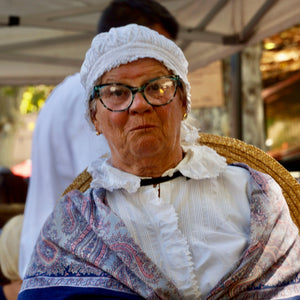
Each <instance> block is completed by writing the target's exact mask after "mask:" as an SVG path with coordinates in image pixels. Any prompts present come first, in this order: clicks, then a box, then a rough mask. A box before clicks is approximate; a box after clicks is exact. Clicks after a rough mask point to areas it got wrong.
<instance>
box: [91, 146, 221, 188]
mask: <svg viewBox="0 0 300 300" xmlns="http://www.w3.org/2000/svg"><path fill="white" fill-rule="evenodd" d="M183 150H184V152H185V157H184V159H183V160H182V161H181V162H180V163H179V164H178V165H177V166H176V167H175V168H172V169H169V170H167V171H166V172H164V174H162V176H172V175H173V174H174V173H175V172H177V171H180V172H181V173H182V175H184V176H186V177H189V178H192V179H206V178H214V177H217V176H218V175H219V174H220V173H221V172H223V171H224V169H225V167H226V159H225V158H224V157H222V156H220V155H219V154H217V152H216V151H214V150H213V149H211V148H209V147H207V146H200V145H192V146H183ZM88 172H89V173H90V174H91V175H92V177H93V180H92V182H91V187H92V188H105V189H107V190H108V191H113V190H115V189H122V188H123V189H126V190H127V191H128V192H129V193H135V192H136V191H137V190H138V188H139V187H140V180H141V178H140V177H138V176H136V175H133V174H130V173H126V172H124V171H121V170H119V169H116V168H114V167H113V166H112V165H111V164H110V156H108V155H106V156H102V157H101V158H99V159H97V160H95V161H93V162H92V163H91V164H90V166H89V167H88Z"/></svg>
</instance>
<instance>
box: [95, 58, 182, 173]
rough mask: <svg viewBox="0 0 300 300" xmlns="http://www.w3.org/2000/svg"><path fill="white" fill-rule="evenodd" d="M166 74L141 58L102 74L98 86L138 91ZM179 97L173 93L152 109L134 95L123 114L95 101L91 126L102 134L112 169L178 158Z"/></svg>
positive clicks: (160, 65) (161, 68)
mask: <svg viewBox="0 0 300 300" xmlns="http://www.w3.org/2000/svg"><path fill="white" fill-rule="evenodd" d="M169 74H170V72H169V71H168V70H167V68H166V67H165V66H164V65H162V64H161V63H160V62H158V61H157V60H154V59H150V58H144V59H139V60H137V61H134V62H131V63H128V64H126V65H121V66H119V67H118V68H115V69H112V70H111V71H109V72H107V73H105V74H104V75H103V76H102V78H101V84H104V83H122V84H126V85H130V86H133V87H139V86H141V85H143V84H144V83H146V82H147V81H149V80H150V79H153V78H155V77H160V76H163V75H169ZM180 94H181V93H179V92H178V89H177V93H176V96H175V98H174V99H173V101H172V102H171V103H169V104H167V105H165V106H161V107H153V106H152V105H150V104H148V103H147V102H146V101H145V99H144V98H143V96H142V94H140V93H137V94H136V95H135V97H134V101H133V103H132V105H131V106H130V108H129V109H128V110H127V111H123V112H111V111H109V110H107V109H106V108H105V107H104V106H103V105H102V104H101V102H100V101H97V104H96V105H97V107H96V114H95V117H94V120H93V123H94V125H95V128H96V130H98V131H99V132H101V133H103V134H104V136H105V138H106V140H107V142H108V144H109V146H110V149H111V155H112V163H113V165H114V166H115V167H117V168H120V169H122V170H125V171H130V169H128V168H130V167H131V166H132V164H136V163H139V162H140V163H141V164H142V163H143V161H144V160H149V161H151V160H152V161H153V163H155V162H159V161H160V160H166V159H167V160H171V161H172V160H174V161H175V160H176V157H178V155H179V153H180V155H181V154H182V150H181V147H180V124H181V120H182V118H183V115H184V113H185V111H186V108H185V105H184V104H183V102H184V101H183V100H182V99H180ZM173 156H174V158H173ZM165 163H167V164H169V163H168V162H167V161H165ZM177 163H178V161H177V162H176V164H177ZM171 164H172V163H171ZM133 173H134V172H133Z"/></svg>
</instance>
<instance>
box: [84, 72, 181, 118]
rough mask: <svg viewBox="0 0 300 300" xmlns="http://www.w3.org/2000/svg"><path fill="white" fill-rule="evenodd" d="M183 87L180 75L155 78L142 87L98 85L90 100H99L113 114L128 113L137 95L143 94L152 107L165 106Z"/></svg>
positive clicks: (111, 84) (117, 84)
mask: <svg viewBox="0 0 300 300" xmlns="http://www.w3.org/2000/svg"><path fill="white" fill-rule="evenodd" d="M180 85H181V81H180V77H179V76H178V75H167V76H161V77H157V78H153V79H151V80H149V81H148V82H146V83H145V84H143V85H142V86H140V87H132V86H129V85H125V84H121V83H107V84H101V85H96V86H94V88H93V92H92V95H91V98H90V100H93V99H94V98H99V100H100V102H101V103H102V104H103V106H104V107H105V108H106V109H108V110H110V111H113V112H121V111H126V110H127V109H129V107H130V106H131V105H132V103H133V100H134V96H135V94H136V93H138V92H139V93H141V94H142V95H143V97H144V99H145V100H146V101H147V103H149V104H150V105H152V106H164V105H167V104H169V103H170V102H171V101H172V100H173V99H174V97H175V95H176V91H177V87H178V86H180Z"/></svg>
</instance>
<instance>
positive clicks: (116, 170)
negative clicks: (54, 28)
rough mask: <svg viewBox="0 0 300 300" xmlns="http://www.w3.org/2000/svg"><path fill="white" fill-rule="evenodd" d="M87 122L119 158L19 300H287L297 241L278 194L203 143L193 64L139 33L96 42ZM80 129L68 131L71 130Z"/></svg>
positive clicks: (41, 247) (68, 220) (45, 235)
mask: <svg viewBox="0 0 300 300" xmlns="http://www.w3.org/2000/svg"><path fill="white" fill-rule="evenodd" d="M81 79H82V84H83V85H84V86H85V88H86V92H87V96H86V98H87V104H86V105H87V117H88V121H89V122H90V124H91V126H92V128H94V130H95V131H96V134H103V135H104V136H105V138H106V140H107V142H108V144H109V147H110V150H111V155H107V156H105V157H101V158H99V159H98V160H96V161H94V162H93V163H92V164H91V165H90V166H89V168H88V171H89V172H90V173H91V174H92V177H93V181H92V183H91V187H90V188H89V189H88V190H87V191H86V192H85V193H81V192H79V191H77V190H74V191H71V192H69V193H68V194H67V195H66V196H65V197H63V198H62V199H61V200H60V201H59V202H58V204H57V206H56V208H55V210H54V212H53V213H52V215H51V216H50V217H49V219H48V220H47V222H46V223H45V225H44V227H43V229H42V231H41V233H40V238H39V240H38V243H37V245H36V249H35V252H34V255H33V257H32V260H31V264H30V267H29V269H28V270H27V276H26V279H25V281H24V283H23V287H22V292H21V294H20V296H19V299H48V298H49V299H50V298H51V299H53V298H55V299H79V298H80V297H81V298H80V299H103V298H105V299H106V298H109V297H111V298H113V299H140V298H146V299H229V298H235V299H246V298H247V299H249V298H251V299H254V298H255V299H272V298H276V299H286V298H289V297H290V298H292V297H295V296H296V295H300V284H299V270H300V265H299V245H300V241H299V236H298V231H297V228H296V226H295V225H294V224H293V223H292V221H291V218H290V215H289V211H288V207H287V205H286V203H285V201H284V199H283V196H282V194H281V191H280V188H279V187H278V185H277V184H276V183H275V182H274V180H273V179H272V178H270V177H269V176H266V175H264V174H262V173H259V172H257V171H255V170H252V169H250V168H249V167H247V166H245V165H241V164H240V165H227V164H226V163H225V159H224V158H223V157H221V156H219V155H218V154H217V153H216V152H215V151H214V150H212V149H210V148H208V147H206V146H200V145H199V144H197V139H198V133H197V130H196V129H195V128H193V127H192V126H190V125H189V123H188V122H187V120H186V116H187V114H188V113H189V111H190V107H191V100H190V92H189V91H190V85H189V82H188V79H187V61H186V59H185V57H184V55H183V53H182V51H181V50H180V49H179V48H178V47H177V46H176V44H175V43H173V42H172V41H170V40H168V39H167V38H165V37H163V36H162V35H160V34H158V33H157V32H155V31H153V30H151V29H148V28H146V27H143V26H138V25H133V24H132V25H128V26H124V27H120V28H113V29H111V30H110V31H109V32H108V33H102V34H100V35H98V36H96V37H95V38H94V40H93V42H92V45H91V48H90V49H89V51H88V52H87V54H86V57H85V61H84V63H83V66H82V68H81ZM70 126H72V124H70Z"/></svg>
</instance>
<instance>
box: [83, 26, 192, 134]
mask: <svg viewBox="0 0 300 300" xmlns="http://www.w3.org/2000/svg"><path fill="white" fill-rule="evenodd" d="M140 58H154V59H156V60H158V61H160V62H162V63H163V64H164V65H165V66H166V67H167V68H168V69H169V70H171V71H172V72H173V73H174V74H175V75H179V77H180V78H181V80H182V81H183V82H184V87H185V89H186V95H187V113H189V112H190V110H191V96H190V83H189V81H188V78H187V73H188V62H187V60H186V58H185V56H184V54H183V52H182V51H181V49H180V48H179V47H178V46H177V45H176V44H175V43H174V42H173V41H171V40H170V39H168V38H166V37H165V36H163V35H161V34H159V33H158V32H156V31H154V30H152V29H149V28H148V27H145V26H141V25H136V24H129V25H126V26H123V27H117V28H111V29H110V30H109V31H108V32H104V33H100V34H98V35H97V36H96V37H95V38H94V39H93V41H92V44H91V48H90V49H89V50H88V51H87V53H86V55H85V60H84V62H83V64H82V67H81V71H80V77H81V83H82V85H83V86H84V88H85V91H86V99H85V101H86V118H87V120H88V122H89V123H90V125H91V127H92V128H94V127H93V124H92V122H91V119H90V115H89V105H88V101H89V99H90V95H91V93H92V90H93V87H94V85H95V82H96V81H97V80H98V79H99V78H100V77H101V76H102V75H103V74H104V73H105V72H107V71H110V70H111V69H113V68H116V67H118V66H120V65H122V64H127V63H129V62H132V61H135V60H138V59H140Z"/></svg>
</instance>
